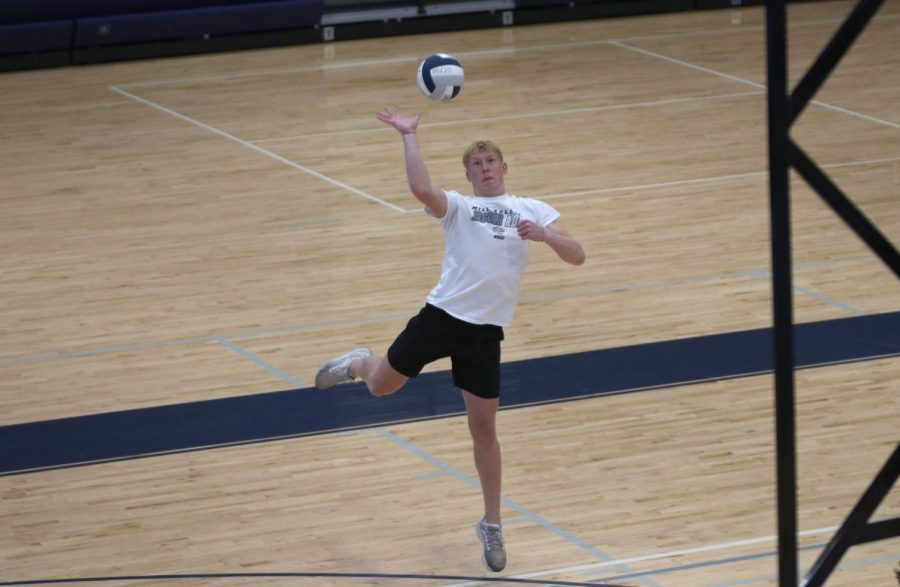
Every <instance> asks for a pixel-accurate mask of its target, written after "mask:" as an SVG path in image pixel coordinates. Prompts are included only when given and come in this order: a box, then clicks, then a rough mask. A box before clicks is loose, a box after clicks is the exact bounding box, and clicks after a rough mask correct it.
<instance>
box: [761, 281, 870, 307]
mask: <svg viewBox="0 0 900 587" xmlns="http://www.w3.org/2000/svg"><path fill="white" fill-rule="evenodd" d="M750 273H752V274H753V275H755V276H757V277H759V278H760V279H764V280H765V281H768V282H770V283H771V281H772V276H771V274H769V273H768V272H765V271H751V272H750ZM791 289H793V290H794V291H795V292H798V293H801V294H803V295H805V296H807V297H810V298H812V299H814V300H818V301H820V302H822V303H823V304H828V305H830V306H834V307H835V308H838V309H839V310H844V311H845V312H849V313H851V314H854V315H856V316H863V315H865V312H864V311H863V310H860V309H859V308H857V307H855V306H851V305H849V304H845V303H844V302H841V301H838V300H836V299H834V298H830V297H828V296H826V295H823V294H820V293H819V292H815V291H813V290H811V289H807V288H805V287H800V286H799V285H796V284H793V285H791Z"/></svg>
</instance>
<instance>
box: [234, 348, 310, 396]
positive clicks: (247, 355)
mask: <svg viewBox="0 0 900 587" xmlns="http://www.w3.org/2000/svg"><path fill="white" fill-rule="evenodd" d="M216 341H217V342H218V343H219V344H221V345H222V346H224V347H225V348H227V349H230V350H232V351H234V352H236V353H237V354H239V355H240V356H242V357H244V358H245V359H250V360H251V361H253V362H254V363H256V364H257V365H259V366H260V367H262V368H263V369H265V370H266V371H268V372H269V373H271V374H273V375H275V376H276V377H280V378H281V379H284V380H285V381H287V382H288V383H290V384H291V385H296V386H297V387H306V385H304V384H303V382H302V381H300V380H299V379H297V378H296V377H294V376H293V375H291V374H289V373H285V372H284V371H282V370H281V369H279V368H278V367H276V366H274V365H272V364H270V363H268V362H266V361H265V360H263V359H261V358H260V357H258V356H256V355H254V354H253V353H251V352H250V351H248V350H246V349H243V348H241V347H240V346H238V345H237V344H235V343H233V342H231V341H230V340H228V339H227V338H225V337H222V336H220V337H218V338H217V339H216Z"/></svg>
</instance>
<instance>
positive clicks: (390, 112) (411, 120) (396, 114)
mask: <svg viewBox="0 0 900 587" xmlns="http://www.w3.org/2000/svg"><path fill="white" fill-rule="evenodd" d="M375 116H376V117H377V118H378V120H380V121H381V122H384V123H387V124H389V125H391V126H393V127H394V128H395V129H397V131H398V132H399V133H400V134H403V135H405V134H410V133H415V132H416V129H417V128H419V117H420V116H421V114H416V115H415V116H406V115H404V114H403V113H402V112H400V108H398V107H397V106H388V107H386V108H385V109H384V110H382V111H381V112H379V113H377V114H376V115H375Z"/></svg>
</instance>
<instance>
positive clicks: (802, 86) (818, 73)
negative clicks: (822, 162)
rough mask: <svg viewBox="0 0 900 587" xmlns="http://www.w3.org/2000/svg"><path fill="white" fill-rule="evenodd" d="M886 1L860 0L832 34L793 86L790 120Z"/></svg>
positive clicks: (795, 115)
mask: <svg viewBox="0 0 900 587" xmlns="http://www.w3.org/2000/svg"><path fill="white" fill-rule="evenodd" d="M882 4H884V0H861V1H860V2H859V4H857V5H856V8H854V9H853V11H852V12H851V13H850V16H848V17H847V19H846V20H845V21H844V23H843V24H842V25H841V26H840V28H839V29H838V30H837V32H836V33H835V34H834V36H833V37H832V39H831V41H830V42H829V43H828V45H826V46H825V49H823V50H822V53H820V54H819V57H818V58H817V59H816V60H815V62H813V64H812V65H811V66H810V68H809V70H808V71H807V72H806V75H804V76H803V79H801V80H800V83H798V84H797V87H796V88H794V92H793V94H792V95H791V114H790V122H789V123H788V124H793V123H794V121H795V120H796V119H797V117H798V116H800V113H801V112H803V109H804V108H806V106H807V104H809V102H810V100H812V98H813V96H814V95H815V94H816V92H818V91H819V88H821V87H822V84H823V83H825V80H826V79H827V78H828V76H829V75H831V72H832V71H833V70H834V68H835V67H837V64H838V62H839V61H840V60H841V59H843V57H844V55H845V54H846V53H847V50H848V49H850V47H851V46H852V45H853V43H854V42H856V39H857V37H859V35H860V33H862V31H863V29H864V28H865V27H866V25H867V24H868V23H869V20H871V18H872V16H874V15H875V12H877V11H878V9H879V8H880V7H881V5H882Z"/></svg>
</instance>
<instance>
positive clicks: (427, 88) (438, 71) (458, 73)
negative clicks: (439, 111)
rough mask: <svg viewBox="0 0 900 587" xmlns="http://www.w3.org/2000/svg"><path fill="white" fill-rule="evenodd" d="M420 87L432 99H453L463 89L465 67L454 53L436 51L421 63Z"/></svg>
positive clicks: (418, 79)
mask: <svg viewBox="0 0 900 587" xmlns="http://www.w3.org/2000/svg"><path fill="white" fill-rule="evenodd" d="M416 81H418V82H419V89H420V90H421V91H422V93H423V94H424V95H425V97H426V98H429V99H430V100H452V99H453V98H455V97H456V96H457V95H459V91H460V90H461V89H462V85H463V68H462V65H460V64H459V61H457V60H456V58H455V57H453V56H452V55H447V54H446V53H435V54H434V55H429V56H428V57H426V58H425V59H424V60H422V63H420V64H419V73H418V74H416Z"/></svg>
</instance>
